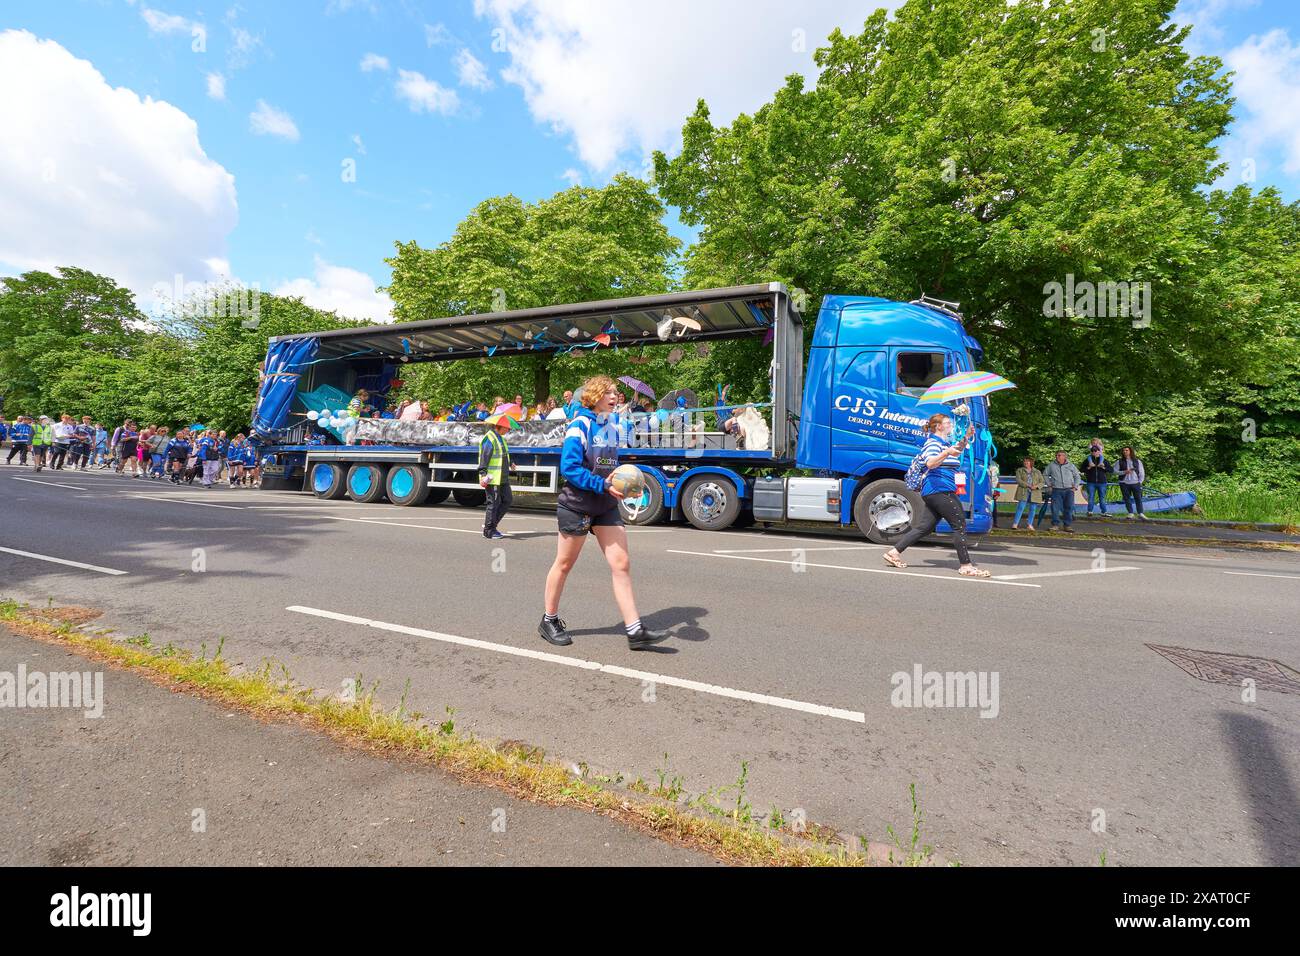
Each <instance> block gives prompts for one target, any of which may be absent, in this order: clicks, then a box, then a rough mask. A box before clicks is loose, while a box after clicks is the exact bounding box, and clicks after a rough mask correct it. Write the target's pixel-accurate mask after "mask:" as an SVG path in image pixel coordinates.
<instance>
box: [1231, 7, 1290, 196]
mask: <svg viewBox="0 0 1300 956" xmlns="http://www.w3.org/2000/svg"><path fill="white" fill-rule="evenodd" d="M1223 60H1224V63H1225V64H1226V66H1227V67H1228V69H1230V70H1233V71H1235V72H1236V74H1237V75H1236V76H1234V77H1233V79H1232V90H1233V93H1234V94H1235V96H1236V97H1237V107H1238V108H1237V112H1238V115H1240V116H1241V119H1240V121H1239V122H1238V123H1237V125H1236V127H1235V128H1234V129H1233V132H1232V138H1233V141H1234V142H1233V144H1232V148H1231V149H1230V150H1229V151H1228V152H1229V153H1231V152H1238V153H1239V154H1240V155H1241V157H1242V158H1248V159H1255V160H1256V161H1257V162H1261V161H1262V157H1261V156H1260V153H1261V152H1272V151H1274V150H1276V151H1278V152H1280V153H1281V155H1282V168H1283V170H1284V171H1285V172H1286V173H1288V174H1290V175H1295V174H1296V173H1300V110H1297V109H1295V108H1294V107H1295V104H1296V103H1297V102H1300V44H1296V43H1292V42H1291V38H1290V36H1289V35H1288V34H1287V32H1286V31H1285V30H1272V31H1270V32H1268V33H1266V34H1264V35H1263V36H1252V37H1250V38H1249V39H1247V40H1246V41H1245V42H1244V43H1241V44H1240V45H1238V46H1236V47H1234V48H1233V49H1231V50H1229V51H1228V52H1227V53H1226V54H1225V55H1224V57H1223ZM1286 104H1290V105H1286Z"/></svg>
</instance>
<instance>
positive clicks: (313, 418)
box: [307, 412, 320, 422]
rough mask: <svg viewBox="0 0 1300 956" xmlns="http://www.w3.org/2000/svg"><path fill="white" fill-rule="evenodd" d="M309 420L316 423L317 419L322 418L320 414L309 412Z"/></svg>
mask: <svg viewBox="0 0 1300 956" xmlns="http://www.w3.org/2000/svg"><path fill="white" fill-rule="evenodd" d="M307 418H308V419H309V420H310V421H313V422H314V421H316V419H318V418H320V412H308V413H307Z"/></svg>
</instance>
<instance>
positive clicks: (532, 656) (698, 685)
mask: <svg viewBox="0 0 1300 956" xmlns="http://www.w3.org/2000/svg"><path fill="white" fill-rule="evenodd" d="M285 610H286V611H292V612H293V613H295V614H310V615H312V616H313V617H323V618H327V619H329V620H331V621H342V622H344V623H346V624H359V625H362V626H363V627H373V628H378V629H379V630H381V631H392V632H393V633H395V634H408V635H410V636H412V637H423V638H427V639H428V640H432V641H441V642H443V643H444V644H458V645H460V646H461V647H472V648H475V649H477V650H483V651H493V652H495V653H498V654H508V655H510V656H512V657H524V658H528V659H529V660H535V661H543V662H545V663H548V664H561V665H563V666H565V667H576V668H579V669H580V670H588V671H597V672H599V673H602V674H611V675H613V676H615V677H627V678H630V679H631V680H639V681H650V682H652V683H654V684H663V685H665V686H668V687H681V688H683V689H684V690H693V691H695V692H696V693H700V694H710V695H712V696H714V697H728V698H731V699H732V700H744V701H748V702H750V703H753V704H764V705H766V706H768V707H780V708H782V709H784V710H797V711H801V712H803V713H805V714H816V715H818V716H820V717H833V718H835V719H836V720H848V721H852V722H853V723H857V724H864V723H866V720H867V718H866V714H864V713H863V712H861V711H856V710H843V709H841V708H839V707H827V706H825V705H824V704H811V703H808V702H807V701H802V700H791V699H789V698H786V697H773V696H772V695H771V694H757V693H753V692H752V691H747V690H736V689H735V688H733V687H721V686H719V685H717V684H707V683H704V682H703V681H694V680H687V679H686V678H683V677H672V676H670V675H668V674H655V673H652V672H650V671H640V670H634V669H632V668H630V667H618V666H617V665H614V664H602V663H600V662H599V661H588V660H583V659H582V658H579V657H565V656H563V655H562V654H551V653H548V652H546V651H535V650H532V649H531V648H526V647H512V646H511V645H509V644H494V643H492V642H491V641H480V640H476V639H474V638H472V637H459V636H457V635H455V634H442V633H440V632H438V631H426V630H425V629H424V628H420V627H408V626H406V625H404V624H389V623H387V622H385V621H372V620H370V619H369V618H364V617H353V616H352V615H350V614H339V613H337V612H335V611H323V610H321V609H320V608H314V607H302V606H300V605H293V606H290V607H287V608H285Z"/></svg>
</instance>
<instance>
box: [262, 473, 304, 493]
mask: <svg viewBox="0 0 1300 956" xmlns="http://www.w3.org/2000/svg"><path fill="white" fill-rule="evenodd" d="M260 490H262V491H302V477H301V476H299V477H297V478H280V477H275V478H272V477H263V478H262V484H261V489H260Z"/></svg>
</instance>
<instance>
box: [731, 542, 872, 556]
mask: <svg viewBox="0 0 1300 956" xmlns="http://www.w3.org/2000/svg"><path fill="white" fill-rule="evenodd" d="M883 550H885V545H883V544H850V545H845V546H843V547H840V548H805V547H799V546H795V547H793V548H718V549H716V550H715V551H714V552H713V553H714V554H761V553H763V552H766V551H883Z"/></svg>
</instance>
